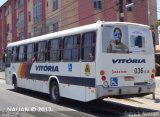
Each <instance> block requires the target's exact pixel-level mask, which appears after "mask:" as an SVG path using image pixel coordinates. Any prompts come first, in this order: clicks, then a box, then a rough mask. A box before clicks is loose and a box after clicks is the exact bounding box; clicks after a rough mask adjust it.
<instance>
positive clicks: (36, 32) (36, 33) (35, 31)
mask: <svg viewBox="0 0 160 117" xmlns="http://www.w3.org/2000/svg"><path fill="white" fill-rule="evenodd" d="M41 34H42V29H41V28H37V27H35V28H34V36H39V35H41Z"/></svg>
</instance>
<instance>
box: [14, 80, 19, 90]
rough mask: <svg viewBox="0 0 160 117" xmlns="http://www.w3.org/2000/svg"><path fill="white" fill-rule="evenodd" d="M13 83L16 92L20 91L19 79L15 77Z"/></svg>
mask: <svg viewBox="0 0 160 117" xmlns="http://www.w3.org/2000/svg"><path fill="white" fill-rule="evenodd" d="M13 85H14V90H15V91H16V92H18V91H19V88H18V85H17V79H16V78H14V79H13Z"/></svg>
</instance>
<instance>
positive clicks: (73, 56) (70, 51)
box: [63, 35, 80, 61]
mask: <svg viewBox="0 0 160 117" xmlns="http://www.w3.org/2000/svg"><path fill="white" fill-rule="evenodd" d="M63 47H64V48H63V49H64V50H63V60H64V61H78V60H79V58H80V50H79V48H80V35H74V36H68V37H64V40H63Z"/></svg>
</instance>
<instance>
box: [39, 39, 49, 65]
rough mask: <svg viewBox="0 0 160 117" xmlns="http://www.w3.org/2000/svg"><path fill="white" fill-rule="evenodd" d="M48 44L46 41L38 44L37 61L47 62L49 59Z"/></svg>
mask: <svg viewBox="0 0 160 117" xmlns="http://www.w3.org/2000/svg"><path fill="white" fill-rule="evenodd" d="M46 54H47V43H46V41H42V42H38V54H37V61H40V62H41V61H42V62H43V61H45V60H46V59H47V56H46Z"/></svg>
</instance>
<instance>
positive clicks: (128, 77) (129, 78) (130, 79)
mask: <svg viewBox="0 0 160 117" xmlns="http://www.w3.org/2000/svg"><path fill="white" fill-rule="evenodd" d="M124 80H125V81H134V77H133V76H125V77H124Z"/></svg>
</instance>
